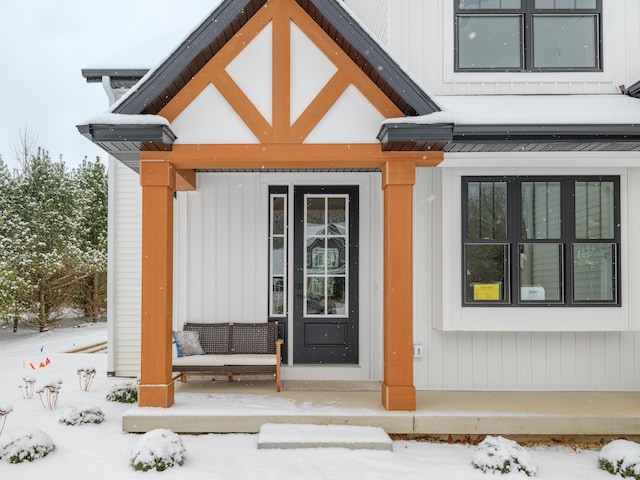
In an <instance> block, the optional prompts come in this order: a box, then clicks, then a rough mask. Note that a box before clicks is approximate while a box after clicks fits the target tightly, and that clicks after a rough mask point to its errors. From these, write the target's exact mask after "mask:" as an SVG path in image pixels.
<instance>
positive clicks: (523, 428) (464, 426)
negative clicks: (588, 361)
mask: <svg viewBox="0 0 640 480" xmlns="http://www.w3.org/2000/svg"><path fill="white" fill-rule="evenodd" d="M379 392H380V384H378V383H376V382H356V383H349V382H294V381H289V382H285V388H284V391H282V392H281V393H276V392H275V388H274V384H273V381H268V380H260V381H253V380H251V381H239V382H234V383H228V382H226V381H224V380H220V381H216V382H214V383H212V382H211V380H210V379H207V380H201V381H189V382H187V383H178V384H176V390H175V404H174V405H173V407H172V408H171V409H157V408H143V407H136V408H132V409H131V410H129V411H127V412H126V413H125V414H124V415H123V419H122V426H123V430H124V431H126V432H132V433H141V432H146V431H149V430H151V429H154V428H168V429H171V430H173V431H176V432H181V433H257V432H258V431H259V429H260V426H261V425H263V424H265V423H295V424H322V425H324V424H334V425H359V426H376V427H380V428H383V429H384V430H385V431H386V432H387V433H389V434H397V435H414V436H433V437H435V438H443V439H445V440H446V439H447V438H448V437H449V435H451V436H452V437H453V438H454V439H455V438H458V437H469V438H470V439H471V440H474V439H475V438H477V437H478V436H481V435H487V434H494V435H504V436H508V437H511V438H514V437H526V438H528V439H531V438H534V437H540V438H543V439H553V440H558V441H567V442H570V441H574V440H585V439H586V440H593V441H600V440H601V439H608V438H619V437H627V438H629V437H635V436H638V435H640V404H638V401H637V394H636V393H634V392H468V391H418V392H417V395H416V397H417V398H416V400H417V402H416V410H415V411H411V412H409V411H402V412H397V411H396V412H393V411H388V410H385V408H384V407H383V405H381V404H380V393H379Z"/></svg>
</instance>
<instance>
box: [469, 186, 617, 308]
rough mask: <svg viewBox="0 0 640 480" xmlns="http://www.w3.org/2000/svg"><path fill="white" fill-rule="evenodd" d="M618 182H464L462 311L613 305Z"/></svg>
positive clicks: (615, 286) (615, 277) (615, 282)
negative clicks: (468, 308) (487, 307)
mask: <svg viewBox="0 0 640 480" xmlns="http://www.w3.org/2000/svg"><path fill="white" fill-rule="evenodd" d="M619 204H620V178H619V177H617V176H606V177H603V176H597V177H596V176H594V177H591V176H589V177H582V176H581V177H548V176H544V177H543V176H541V177H462V206H463V207H462V258H463V261H462V266H463V272H462V279H463V288H462V295H463V299H462V303H463V306H479V305H491V306H535V305H538V306H540V305H544V306H590V305H598V306H619V305H620V286H619V279H620V261H619V257H620V208H619Z"/></svg>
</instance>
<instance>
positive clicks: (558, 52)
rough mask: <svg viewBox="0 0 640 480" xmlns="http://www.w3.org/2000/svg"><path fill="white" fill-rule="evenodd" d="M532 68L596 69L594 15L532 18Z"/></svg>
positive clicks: (537, 16)
mask: <svg viewBox="0 0 640 480" xmlns="http://www.w3.org/2000/svg"><path fill="white" fill-rule="evenodd" d="M533 37H534V46H533V52H534V55H533V66H534V68H596V67H597V58H596V52H597V38H596V16H595V15H562V16H547V15H535V16H534V17H533Z"/></svg>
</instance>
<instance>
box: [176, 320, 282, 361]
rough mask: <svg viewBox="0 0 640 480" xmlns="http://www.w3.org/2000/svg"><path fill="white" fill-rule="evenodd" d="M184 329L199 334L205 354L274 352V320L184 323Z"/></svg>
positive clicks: (276, 337)
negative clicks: (262, 321) (260, 321)
mask: <svg viewBox="0 0 640 480" xmlns="http://www.w3.org/2000/svg"><path fill="white" fill-rule="evenodd" d="M184 329H185V330H191V331H196V332H198V333H199V334H200V345H201V346H202V349H203V350H204V351H205V353H207V354H229V353H238V354H247V353H259V354H261V353H271V354H275V353H276V340H277V339H278V324H277V323H275V322H268V323H185V324H184Z"/></svg>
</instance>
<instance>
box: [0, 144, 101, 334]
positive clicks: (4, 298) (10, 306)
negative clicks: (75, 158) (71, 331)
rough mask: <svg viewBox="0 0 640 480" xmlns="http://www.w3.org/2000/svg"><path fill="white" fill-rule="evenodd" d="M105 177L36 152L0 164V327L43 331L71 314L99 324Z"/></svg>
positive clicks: (93, 165) (96, 164) (91, 164)
mask: <svg viewBox="0 0 640 480" xmlns="http://www.w3.org/2000/svg"><path fill="white" fill-rule="evenodd" d="M107 194H108V187H107V172H106V169H105V167H104V165H103V164H102V163H100V161H99V159H98V158H96V160H95V161H88V160H86V159H85V160H84V161H83V162H82V164H81V165H79V166H78V167H77V168H74V169H69V168H67V167H66V166H65V164H64V163H63V162H61V161H60V162H54V161H52V160H51V158H50V157H49V153H48V152H47V151H46V150H44V149H42V148H38V149H36V150H35V151H34V152H33V153H31V152H28V153H26V154H25V155H24V157H23V158H22V159H21V161H20V167H19V168H16V169H13V170H10V169H9V167H8V166H7V165H6V164H5V163H4V162H3V161H2V157H0V323H2V322H11V323H12V324H13V328H14V331H15V330H17V328H18V324H19V323H20V322H35V323H36V325H37V327H38V329H39V330H40V331H44V330H46V329H47V327H48V326H50V325H51V324H52V323H53V322H55V321H56V320H57V319H58V318H59V317H60V316H62V315H65V314H68V312H69V310H70V309H73V310H80V311H81V312H82V313H81V315H84V316H85V317H89V318H91V319H92V320H93V321H94V322H96V321H99V320H101V318H102V316H103V315H104V312H105V308H106V292H107V208H108V207H107Z"/></svg>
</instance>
